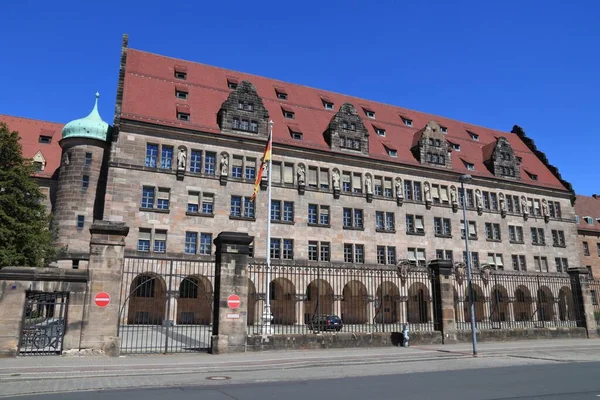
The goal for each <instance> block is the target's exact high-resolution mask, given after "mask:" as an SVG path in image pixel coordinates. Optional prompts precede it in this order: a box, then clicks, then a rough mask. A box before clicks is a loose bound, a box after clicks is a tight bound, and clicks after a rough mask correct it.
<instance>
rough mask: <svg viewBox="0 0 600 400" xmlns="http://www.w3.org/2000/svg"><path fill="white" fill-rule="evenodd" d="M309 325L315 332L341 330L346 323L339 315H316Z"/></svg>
mask: <svg viewBox="0 0 600 400" xmlns="http://www.w3.org/2000/svg"><path fill="white" fill-rule="evenodd" d="M308 327H309V328H310V329H312V330H313V331H315V332H317V331H333V330H335V331H336V332H339V331H341V330H342V328H343V327H344V323H343V322H342V319H341V318H340V317H338V316H337V315H315V316H314V317H313V319H312V320H311V321H310V324H309V325H308Z"/></svg>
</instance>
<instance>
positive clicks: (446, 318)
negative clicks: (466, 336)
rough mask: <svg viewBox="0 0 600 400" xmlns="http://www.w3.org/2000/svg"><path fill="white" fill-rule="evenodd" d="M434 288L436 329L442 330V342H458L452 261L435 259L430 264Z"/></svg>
mask: <svg viewBox="0 0 600 400" xmlns="http://www.w3.org/2000/svg"><path fill="white" fill-rule="evenodd" d="M429 266H430V268H431V270H432V272H433V274H432V278H431V280H432V282H431V283H432V288H433V321H434V329H435V330H436V331H441V332H442V343H444V344H448V343H456V342H457V337H456V332H457V330H456V315H454V314H455V313H454V274H453V273H452V262H451V261H449V260H434V261H432V262H431V263H430V264H429Z"/></svg>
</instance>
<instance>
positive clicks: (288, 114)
mask: <svg viewBox="0 0 600 400" xmlns="http://www.w3.org/2000/svg"><path fill="white" fill-rule="evenodd" d="M283 116H284V118H287V119H294V118H295V117H296V114H295V113H294V112H293V111H290V110H286V109H283Z"/></svg>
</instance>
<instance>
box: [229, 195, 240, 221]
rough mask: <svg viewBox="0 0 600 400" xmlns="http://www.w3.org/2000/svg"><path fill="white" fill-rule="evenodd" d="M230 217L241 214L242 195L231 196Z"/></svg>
mask: <svg viewBox="0 0 600 400" xmlns="http://www.w3.org/2000/svg"><path fill="white" fill-rule="evenodd" d="M229 215H231V216H232V217H241V216H242V197H241V196H231V208H230V213H229Z"/></svg>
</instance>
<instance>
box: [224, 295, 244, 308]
mask: <svg viewBox="0 0 600 400" xmlns="http://www.w3.org/2000/svg"><path fill="white" fill-rule="evenodd" d="M240 303H241V300H240V296H238V295H237V294H232V295H229V297H228V298H227V307H229V308H238V307H239V306H240Z"/></svg>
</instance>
